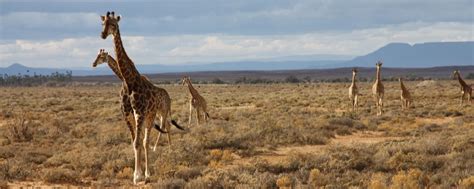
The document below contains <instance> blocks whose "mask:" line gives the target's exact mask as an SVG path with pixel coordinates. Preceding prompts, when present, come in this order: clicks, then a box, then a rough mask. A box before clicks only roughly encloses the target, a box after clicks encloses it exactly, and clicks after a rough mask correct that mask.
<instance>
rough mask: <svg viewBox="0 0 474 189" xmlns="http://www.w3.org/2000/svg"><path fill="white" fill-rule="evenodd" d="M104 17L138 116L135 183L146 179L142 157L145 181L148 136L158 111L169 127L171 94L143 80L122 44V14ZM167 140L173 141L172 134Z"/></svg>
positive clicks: (105, 25)
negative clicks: (120, 25) (120, 23)
mask: <svg viewBox="0 0 474 189" xmlns="http://www.w3.org/2000/svg"><path fill="white" fill-rule="evenodd" d="M101 20H102V26H103V28H102V33H101V37H102V39H106V38H107V37H108V36H110V35H112V36H113V42H114V47H115V54H116V56H117V65H118V68H119V69H118V70H119V71H120V74H121V75H122V77H123V79H124V81H125V86H126V88H127V91H128V95H129V96H130V104H131V105H132V109H133V114H134V117H135V125H134V126H135V132H134V133H135V135H134V138H133V149H134V153H135V170H134V173H133V175H134V176H133V183H134V184H137V183H138V182H140V181H142V179H143V178H142V177H143V170H142V159H144V160H145V181H147V180H148V178H149V177H150V172H149V168H148V149H147V148H148V142H149V141H148V137H149V134H150V131H151V128H152V127H153V125H154V124H153V123H154V119H155V117H156V115H157V114H159V115H160V116H161V126H162V127H164V128H169V126H168V124H169V120H168V118H169V117H171V98H170V96H169V94H168V92H167V91H166V90H164V89H162V88H159V87H156V86H155V85H153V83H151V82H150V81H149V80H143V79H142V78H143V77H142V76H141V75H140V73H139V72H138V70H137V69H136V67H135V65H134V63H133V61H132V60H131V59H130V58H129V57H128V55H127V53H126V52H125V49H124V47H123V43H122V38H121V35H120V30H119V24H118V22H119V21H120V16H117V17H116V16H115V15H114V12H112V13H110V12H107V14H106V15H105V16H101ZM168 116H169V117H168ZM172 123H173V124H174V125H175V126H177V127H178V128H180V127H179V126H178V125H177V124H176V122H174V121H172ZM143 127H144V134H143V135H144V136H143V141H142V140H141V139H140V137H141V134H142V129H143ZM168 132H169V130H168ZM168 136H169V135H168ZM168 141H170V138H169V137H168ZM142 150H143V151H144V155H145V158H142Z"/></svg>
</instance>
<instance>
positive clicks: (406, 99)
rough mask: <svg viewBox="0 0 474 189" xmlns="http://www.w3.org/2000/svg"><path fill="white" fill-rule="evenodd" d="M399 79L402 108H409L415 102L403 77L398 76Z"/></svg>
mask: <svg viewBox="0 0 474 189" xmlns="http://www.w3.org/2000/svg"><path fill="white" fill-rule="evenodd" d="M398 81H399V82H400V100H401V102H402V109H408V108H410V106H411V104H412V103H413V99H412V98H411V94H410V91H408V89H407V88H406V87H405V85H404V84H403V80H402V78H401V77H399V78H398Z"/></svg>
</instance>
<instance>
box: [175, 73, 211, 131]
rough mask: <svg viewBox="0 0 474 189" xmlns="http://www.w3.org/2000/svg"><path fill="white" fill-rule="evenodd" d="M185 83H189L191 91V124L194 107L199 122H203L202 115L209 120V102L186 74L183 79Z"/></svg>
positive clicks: (182, 81)
mask: <svg viewBox="0 0 474 189" xmlns="http://www.w3.org/2000/svg"><path fill="white" fill-rule="evenodd" d="M181 83H182V84H183V85H186V84H187V85H188V89H189V92H190V93H191V99H190V101H189V103H190V104H189V125H191V120H192V116H193V109H194V110H196V118H197V121H198V124H200V123H201V119H202V118H201V117H204V120H205V121H206V122H207V120H208V118H209V113H208V112H207V103H206V100H205V99H204V97H202V96H201V95H200V94H199V92H198V91H197V90H196V89H195V88H194V87H193V84H192V82H191V79H190V78H189V77H188V76H184V77H183V79H182V80H181Z"/></svg>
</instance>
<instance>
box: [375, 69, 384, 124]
mask: <svg viewBox="0 0 474 189" xmlns="http://www.w3.org/2000/svg"><path fill="white" fill-rule="evenodd" d="M382 64H383V63H382V61H378V62H377V63H376V64H375V66H377V75H376V79H375V83H374V85H373V86H372V94H373V95H374V98H375V106H376V108H377V116H380V115H382V113H383V96H384V93H385V90H384V87H383V84H382V78H381V71H382Z"/></svg>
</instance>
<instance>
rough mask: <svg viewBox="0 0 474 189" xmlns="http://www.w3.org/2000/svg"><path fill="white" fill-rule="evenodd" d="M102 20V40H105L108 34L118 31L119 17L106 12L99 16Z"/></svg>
mask: <svg viewBox="0 0 474 189" xmlns="http://www.w3.org/2000/svg"><path fill="white" fill-rule="evenodd" d="M100 18H101V19H102V33H101V35H100V36H101V37H102V39H106V38H107V36H109V35H110V34H115V33H116V32H117V31H118V28H119V26H118V22H119V21H120V16H115V13H114V12H107V14H106V15H105V16H100Z"/></svg>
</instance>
